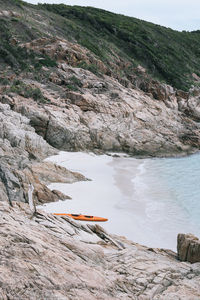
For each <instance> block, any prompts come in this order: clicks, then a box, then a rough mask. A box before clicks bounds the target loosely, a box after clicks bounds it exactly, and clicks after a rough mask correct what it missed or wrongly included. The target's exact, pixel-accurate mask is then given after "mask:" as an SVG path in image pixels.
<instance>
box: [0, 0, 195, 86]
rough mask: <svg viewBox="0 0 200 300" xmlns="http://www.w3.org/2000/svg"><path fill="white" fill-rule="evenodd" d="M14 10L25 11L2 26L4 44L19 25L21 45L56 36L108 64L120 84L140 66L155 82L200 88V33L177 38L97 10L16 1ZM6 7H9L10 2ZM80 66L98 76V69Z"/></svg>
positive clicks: (181, 34)
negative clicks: (94, 72)
mask: <svg viewBox="0 0 200 300" xmlns="http://www.w3.org/2000/svg"><path fill="white" fill-rule="evenodd" d="M9 5H10V8H15V9H17V11H21V13H22V17H20V18H16V17H13V18H12V19H11V22H2V23H1V32H5V31H7V30H5V28H7V29H8V32H6V35H3V36H2V35H1V38H2V39H3V40H5V39H8V37H9V33H10V30H11V29H10V28H13V25H14V28H15V30H14V32H13V29H12V30H11V31H12V34H14V35H16V37H17V38H18V39H19V40H22V41H30V39H34V38H36V37H37V38H38V37H40V36H44V34H45V35H48V34H51V35H54V36H55V35H56V36H57V37H60V38H64V39H67V40H69V41H73V42H76V43H78V44H80V45H82V46H84V47H85V48H87V49H88V50H90V51H91V52H92V53H93V54H94V55H95V56H96V57H98V58H99V59H100V60H101V61H103V62H104V64H105V65H106V67H107V69H108V70H107V73H108V74H110V72H111V73H114V76H115V77H118V78H128V79H129V80H130V81H131V78H132V75H133V72H134V71H133V69H134V68H135V67H137V66H138V64H139V65H141V66H142V67H144V68H146V70H147V73H148V74H149V75H150V76H151V77H153V78H155V79H159V80H161V81H162V82H166V83H167V84H170V85H172V86H173V87H175V88H178V89H182V90H188V89H189V88H190V87H191V85H192V84H198V82H196V80H195V79H196V78H198V76H199V75H200V73H199V63H200V52H199V49H200V34H199V31H195V32H178V31H174V30H172V29H170V28H165V27H162V26H159V25H154V24H152V23H149V22H145V21H141V20H139V19H135V18H131V17H126V16H123V15H117V14H114V13H111V12H107V11H104V10H100V9H96V8H92V7H78V6H66V5H63V4H60V5H48V4H43V5H38V6H33V5H30V4H27V3H24V2H23V1H17V0H13V1H12V0H9V1H6V7H7V8H8V7H9ZM1 6H2V8H3V7H5V2H4V3H3V1H2V2H1ZM31 15H32V16H31ZM29 17H30V18H29ZM41 20H44V22H43V21H41ZM45 20H46V21H47V22H48V25H49V26H48V30H47V28H46V27H45V26H44V23H45ZM1 53H2V54H1V56H3V52H1ZM24 55H25V54H24ZM7 62H8V63H9V60H8V59H7ZM10 63H12V64H13V62H10ZM119 63H120V65H119ZM80 66H81V67H84V68H90V69H92V70H93V71H96V72H98V71H99V70H98V68H96V66H93V65H92V66H87V65H86V64H84V63H82V65H81V64H80ZM117 66H118V67H117ZM124 66H126V68H124ZM22 67H24V65H23V63H22ZM192 74H193V76H192ZM194 74H195V75H194ZM133 83H134V82H133Z"/></svg>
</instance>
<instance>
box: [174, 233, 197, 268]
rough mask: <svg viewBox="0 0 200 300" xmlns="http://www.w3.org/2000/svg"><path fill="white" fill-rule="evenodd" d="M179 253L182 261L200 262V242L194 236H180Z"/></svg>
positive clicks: (178, 238)
mask: <svg viewBox="0 0 200 300" xmlns="http://www.w3.org/2000/svg"><path fill="white" fill-rule="evenodd" d="M177 252H178V258H179V259H180V260H181V261H189V262H191V263H195V262H200V240H199V239H198V238H197V237H195V236H194V235H193V234H181V233H180V234H178V237H177Z"/></svg>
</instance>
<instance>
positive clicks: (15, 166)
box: [0, 104, 86, 204]
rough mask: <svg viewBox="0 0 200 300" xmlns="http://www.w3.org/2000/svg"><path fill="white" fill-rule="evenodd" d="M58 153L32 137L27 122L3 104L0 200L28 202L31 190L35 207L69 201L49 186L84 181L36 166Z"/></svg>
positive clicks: (51, 166)
mask: <svg viewBox="0 0 200 300" xmlns="http://www.w3.org/2000/svg"><path fill="white" fill-rule="evenodd" d="M56 153H57V151H56V150H55V149H54V148H52V147H51V146H50V145H49V144H47V142H46V141H45V140H44V139H43V138H42V137H41V136H39V135H37V134H36V133H35V130H34V129H33V127H31V126H30V125H29V120H28V119H27V118H26V117H24V116H22V115H21V114H19V113H16V112H13V111H12V110H11V109H10V107H9V106H8V105H6V104H0V200H1V201H9V203H10V204H12V202H13V201H22V202H27V201H28V189H29V185H30V184H32V185H33V187H34V200H35V203H46V202H52V201H58V200H64V199H68V198H69V196H67V195H63V194H61V193H59V192H58V191H51V190H50V189H49V188H48V187H47V186H46V184H49V183H50V182H55V181H57V182H59V181H60V182H68V183H72V182H74V181H78V180H86V178H85V177H84V176H82V175H81V174H78V173H74V172H70V171H68V170H66V169H65V168H62V167H59V166H56V165H55V164H53V163H50V162H44V163H39V162H38V161H40V160H41V159H43V158H45V157H46V156H49V155H52V154H56Z"/></svg>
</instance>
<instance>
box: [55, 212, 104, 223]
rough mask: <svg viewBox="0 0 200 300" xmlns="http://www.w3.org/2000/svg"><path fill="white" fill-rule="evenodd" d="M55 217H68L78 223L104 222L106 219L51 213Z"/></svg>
mask: <svg viewBox="0 0 200 300" xmlns="http://www.w3.org/2000/svg"><path fill="white" fill-rule="evenodd" d="M53 215H55V216H68V217H70V218H73V219H74V220H79V221H93V222H106V221H108V219H106V218H101V217H95V216H86V215H81V214H79V215H77V214H64V213H53Z"/></svg>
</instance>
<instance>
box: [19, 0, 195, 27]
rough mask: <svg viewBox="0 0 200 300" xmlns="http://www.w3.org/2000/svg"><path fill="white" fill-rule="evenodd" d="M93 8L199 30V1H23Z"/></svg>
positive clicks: (167, 25)
mask: <svg viewBox="0 0 200 300" xmlns="http://www.w3.org/2000/svg"><path fill="white" fill-rule="evenodd" d="M25 1H26V2H29V3H33V4H37V3H38V2H39V3H56V4H58V3H64V4H67V5H81V6H93V7H98V8H103V9H105V10H109V11H112V12H116V13H121V14H124V15H127V16H131V17H136V18H139V19H142V20H146V21H150V22H153V23H156V24H160V25H163V26H166V27H171V28H173V29H176V30H189V31H191V30H197V29H200V0H25Z"/></svg>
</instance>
